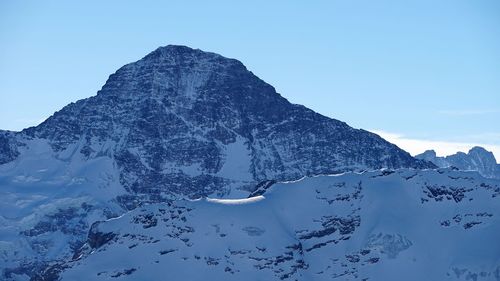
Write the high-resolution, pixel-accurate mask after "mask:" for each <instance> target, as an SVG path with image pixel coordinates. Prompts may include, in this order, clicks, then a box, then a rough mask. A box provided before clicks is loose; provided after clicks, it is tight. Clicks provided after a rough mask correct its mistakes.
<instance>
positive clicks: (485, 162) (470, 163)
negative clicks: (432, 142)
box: [415, 146, 500, 178]
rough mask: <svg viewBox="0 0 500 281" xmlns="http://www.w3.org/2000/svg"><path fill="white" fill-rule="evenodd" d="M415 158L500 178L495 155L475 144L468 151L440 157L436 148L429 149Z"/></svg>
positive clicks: (439, 165) (441, 165) (499, 168)
mask: <svg viewBox="0 0 500 281" xmlns="http://www.w3.org/2000/svg"><path fill="white" fill-rule="evenodd" d="M415 158H417V159H422V160H425V161H429V162H432V163H434V164H435V165H436V166H438V167H455V168H458V169H460V170H473V171H478V172H479V173H480V174H481V175H483V176H484V177H488V178H500V165H499V164H497V160H496V159H495V156H494V155H493V153H491V152H490V151H487V150H486V149H484V148H482V147H480V146H475V147H473V148H471V149H470V150H469V152H468V153H463V152H457V153H456V154H453V155H449V156H446V157H438V156H437V155H436V152H435V151H434V150H427V151H425V152H424V153H422V154H419V155H416V156H415Z"/></svg>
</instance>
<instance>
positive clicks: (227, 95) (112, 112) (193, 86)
mask: <svg viewBox="0 0 500 281" xmlns="http://www.w3.org/2000/svg"><path fill="white" fill-rule="evenodd" d="M24 133H26V134H28V135H30V136H31V137H36V138H41V139H45V140H47V142H48V143H49V144H50V146H51V147H52V148H53V149H54V151H55V152H56V153H58V154H64V155H65V157H66V158H67V157H68V156H66V155H67V154H70V155H71V157H73V158H75V161H86V160H89V159H93V158H96V157H101V156H103V155H106V156H107V157H111V158H112V159H114V160H115V161H116V162H117V166H118V167H119V169H120V173H121V180H122V183H123V185H124V186H125V188H126V189H127V190H128V191H129V192H131V193H132V194H136V195H137V194H139V195H146V196H147V197H148V198H155V199H154V201H158V200H160V199H161V198H163V196H165V194H167V195H172V194H177V195H178V194H182V195H186V196H189V197H192V198H198V197H204V196H207V195H210V194H217V195H218V196H227V195H228V194H231V192H236V191H238V190H239V191H240V192H241V190H249V189H252V188H253V187H254V186H255V185H256V184H257V183H259V182H261V181H265V180H291V179H298V178H300V177H303V176H305V175H318V174H332V173H338V172H343V171H350V170H365V169H379V168H401V167H411V168H422V167H434V166H433V165H432V164H429V163H426V162H423V161H420V160H416V159H414V158H413V157H411V155H409V154H408V153H407V152H405V151H403V150H401V149H399V148H398V147H397V146H395V145H393V144H390V143H388V142H387V141H385V140H384V139H382V138H380V137H378V136H377V135H375V134H372V133H369V132H367V131H364V130H356V129H354V128H351V127H349V126H348V125H347V124H345V123H344V122H341V121H338V120H335V119H331V118H328V117H325V116H322V115H320V114H318V113H316V112H314V111H312V110H310V109H307V108H306V107H304V106H299V105H294V104H291V103H290V102H288V101H287V100H286V99H285V98H283V97H282V96H281V95H279V94H278V93H277V92H276V90H275V89H274V88H273V87H272V86H271V85H269V84H267V83H266V82H264V81H262V80H261V79H259V78H258V77H257V76H255V75H254V74H253V73H252V72H250V71H248V70H247V69H246V67H245V66H244V65H243V64H242V63H241V62H239V61H237V60H235V59H229V58H225V57H223V56H221V55H218V54H215V53H210V52H204V51H201V50H198V49H191V48H189V47H186V46H176V45H168V46H165V47H160V48H158V49H156V50H154V51H153V52H151V53H150V54H148V55H146V56H145V57H144V58H142V59H141V60H139V61H136V62H133V63H130V64H127V65H125V66H123V67H122V68H120V69H119V70H117V71H116V73H114V74H112V75H111V76H110V77H109V79H108V81H107V82H106V84H105V85H104V86H103V87H102V89H101V90H100V91H99V92H98V94H97V95H96V96H93V97H90V98H88V99H84V100H81V101H78V102H76V103H72V104H70V105H68V106H66V107H64V108H63V109H62V110H60V111H58V112H56V113H55V114H54V115H53V116H52V117H50V118H49V119H48V120H46V121H45V122H43V123H42V124H40V125H39V126H37V127H34V128H31V129H29V130H26V131H24ZM82 157H83V158H84V160H80V159H79V160H76V159H78V158H82Z"/></svg>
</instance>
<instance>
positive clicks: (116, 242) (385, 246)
mask: <svg viewBox="0 0 500 281" xmlns="http://www.w3.org/2000/svg"><path fill="white" fill-rule="evenodd" d="M260 193H261V195H258V196H256V197H252V198H249V199H236V200H230V199H225V200H220V199H199V200H178V201H175V202H172V203H164V204H161V203H159V204H151V205H147V206H144V207H141V208H138V209H135V210H133V211H130V212H128V213H126V214H124V215H122V216H120V217H118V218H114V219H110V220H107V221H103V222H99V223H95V224H94V225H93V226H92V228H91V230H90V232H89V234H88V237H87V241H86V243H85V245H83V246H82V247H81V248H79V249H78V250H77V251H75V253H74V255H73V257H72V258H71V259H69V260H67V261H61V262H58V263H54V264H53V265H52V266H51V267H50V268H49V270H48V271H47V272H52V273H54V276H57V275H59V276H60V277H61V278H62V280H113V279H114V278H116V280H157V278H158V277H159V276H165V277H167V276H168V278H169V280H418V281H421V280H500V240H499V239H498V234H499V233H500V219H499V218H500V207H499V206H500V182H499V181H498V180H493V179H485V178H483V177H481V176H479V175H478V174H477V173H475V172H463V171H455V170H452V169H440V170H424V171H418V170H411V169H401V170H396V171H394V172H393V171H389V170H385V171H375V172H366V173H362V174H357V173H346V174H342V175H338V176H318V177H312V178H305V179H302V180H299V181H295V182H288V183H277V184H274V185H271V186H269V187H268V188H267V189H266V190H264V191H261V192H260ZM16 276H17V275H15V274H11V277H12V278H13V279H14V280H15V277H16ZM18 277H19V276H18Z"/></svg>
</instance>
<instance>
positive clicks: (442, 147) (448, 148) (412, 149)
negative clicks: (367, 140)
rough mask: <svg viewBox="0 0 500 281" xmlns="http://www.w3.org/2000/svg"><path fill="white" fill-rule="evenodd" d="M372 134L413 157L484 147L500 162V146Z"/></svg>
mask: <svg viewBox="0 0 500 281" xmlns="http://www.w3.org/2000/svg"><path fill="white" fill-rule="evenodd" d="M370 131H371V132H373V133H375V134H377V135H379V136H381V137H383V138H384V139H386V140H387V141H389V142H392V143H394V144H395V145H397V146H399V147H400V148H402V149H404V150H406V151H408V152H409V153H410V154H411V155H416V154H420V153H422V152H424V151H426V150H429V149H434V150H435V151H436V153H437V155H438V156H446V155H450V154H455V153H456V152H457V151H462V152H468V151H469V149H471V148H472V147H474V146H482V147H484V148H485V149H486V150H489V151H491V152H493V154H494V155H495V158H496V159H497V162H498V160H500V145H496V144H485V143H472V142H454V141H445V140H443V141H436V140H423V139H415V138H408V137H406V136H404V135H402V134H398V133H391V132H386V131H382V130H370Z"/></svg>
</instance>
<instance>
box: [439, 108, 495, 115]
mask: <svg viewBox="0 0 500 281" xmlns="http://www.w3.org/2000/svg"><path fill="white" fill-rule="evenodd" d="M499 112H500V110H494V109H464V110H439V111H438V113H439V114H442V115H448V116H470V115H485V114H493V113H499Z"/></svg>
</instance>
